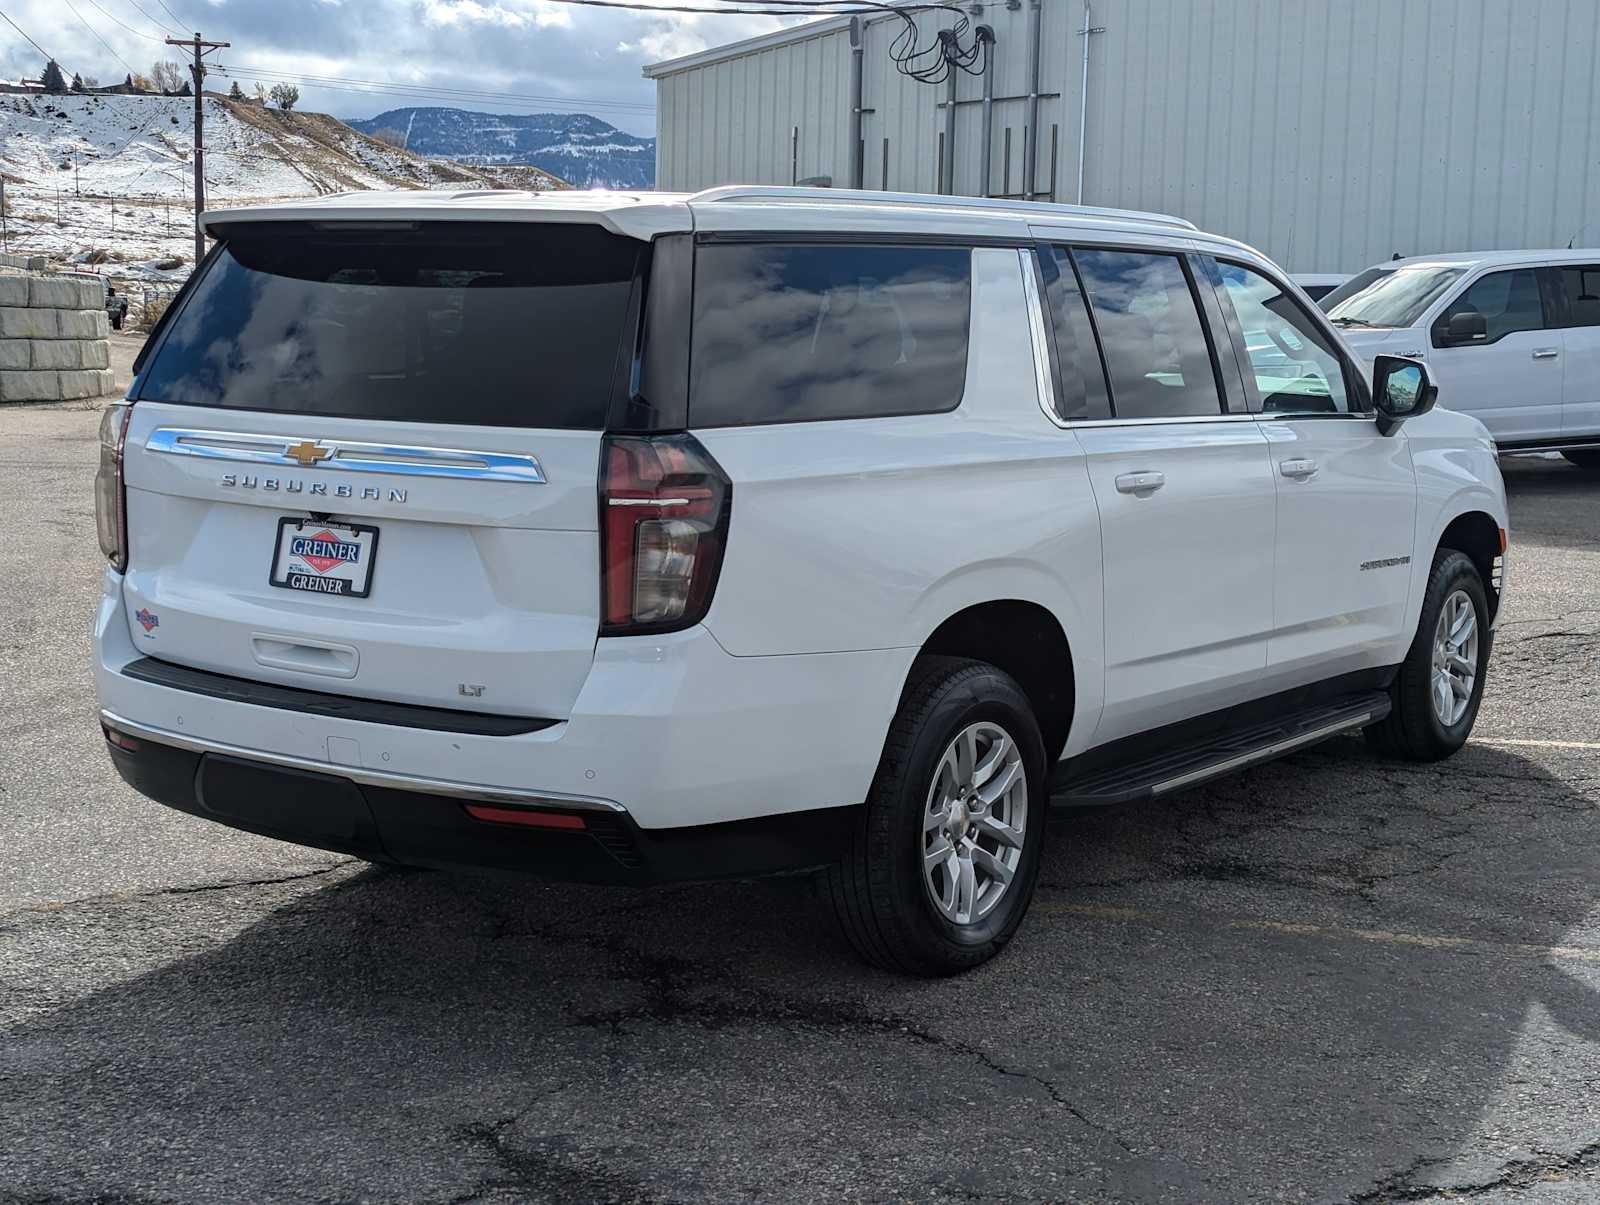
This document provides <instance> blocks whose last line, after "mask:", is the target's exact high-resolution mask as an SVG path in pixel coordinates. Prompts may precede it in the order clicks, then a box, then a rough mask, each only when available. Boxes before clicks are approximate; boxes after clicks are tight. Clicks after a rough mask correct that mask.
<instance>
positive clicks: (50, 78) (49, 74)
mask: <svg viewBox="0 0 1600 1205" xmlns="http://www.w3.org/2000/svg"><path fill="white" fill-rule="evenodd" d="M39 79H40V81H41V82H42V83H43V84H44V90H45V91H46V92H65V91H66V90H67V77H66V76H64V75H62V74H61V67H60V66H59V65H58V64H57V63H56V61H55V60H54V59H51V60H50V61H49V62H48V63H46V64H45V68H44V74H43V75H41V76H40V77H39Z"/></svg>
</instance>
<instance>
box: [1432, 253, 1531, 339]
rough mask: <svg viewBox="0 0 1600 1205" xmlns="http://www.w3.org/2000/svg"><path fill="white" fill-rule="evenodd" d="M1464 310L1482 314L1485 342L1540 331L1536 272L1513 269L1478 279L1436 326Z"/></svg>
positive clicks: (1443, 323)
mask: <svg viewBox="0 0 1600 1205" xmlns="http://www.w3.org/2000/svg"><path fill="white" fill-rule="evenodd" d="M1467 310H1477V311H1478V313H1480V314H1482V315H1483V319H1484V322H1485V323H1486V324H1487V325H1488V327H1489V337H1488V338H1487V339H1486V340H1484V342H1486V343H1493V342H1494V341H1495V340H1496V339H1503V338H1505V337H1506V336H1507V335H1510V334H1514V333H1515V332H1517V331H1537V330H1542V329H1544V301H1543V300H1542V299H1541V298H1540V296H1539V274H1538V272H1537V271H1535V270H1534V269H1533V268H1517V269H1515V270H1513V271H1510V272H1491V273H1490V274H1489V275H1487V276H1483V277H1480V278H1479V279H1477V280H1475V281H1473V282H1472V283H1471V284H1470V285H1468V286H1467V290H1466V292H1464V293H1462V294H1461V296H1460V297H1457V298H1456V299H1455V300H1454V301H1452V302H1451V303H1450V305H1449V306H1448V307H1447V308H1446V309H1445V312H1444V314H1443V315H1442V316H1441V317H1440V319H1439V326H1440V327H1441V328H1442V327H1444V326H1447V325H1449V322H1450V319H1451V318H1452V317H1454V316H1455V315H1456V314H1460V313H1463V312H1465V311H1467ZM1477 346H1479V347H1481V346H1483V344H1482V343H1479V344H1477Z"/></svg>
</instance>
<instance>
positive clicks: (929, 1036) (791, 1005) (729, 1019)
mask: <svg viewBox="0 0 1600 1205" xmlns="http://www.w3.org/2000/svg"><path fill="white" fill-rule="evenodd" d="M594 944H596V945H597V946H600V947H602V948H604V949H605V950H606V951H607V952H608V953H609V954H610V955H611V956H612V959H613V963H614V964H615V965H617V967H618V970H619V973H621V974H622V975H623V976H624V977H625V978H627V979H629V980H630V981H631V982H633V983H635V984H636V985H638V986H640V987H643V988H644V989H645V991H646V994H647V998H646V1000H645V1001H644V1002H643V1003H642V1004H638V1005H634V1006H633V1007H631V1008H621V1009H610V1010H606V1011H603V1012H595V1013H580V1014H578V1015H577V1016H575V1017H573V1019H572V1020H571V1022H570V1024H571V1025H572V1026H575V1027H580V1028H609V1029H610V1030H611V1031H612V1032H613V1033H618V1034H627V1033H628V1032H629V1031H628V1030H627V1028H626V1026H627V1025H628V1024H629V1023H630V1022H634V1021H649V1022H653V1023H655V1024H660V1025H673V1024H681V1023H688V1024H698V1025H702V1026H706V1027H708V1028H720V1027H723V1026H744V1025H750V1024H752V1023H755V1024H767V1025H772V1026H776V1027H780V1028H791V1029H792V1028H800V1029H813V1030H823V1031H829V1032H857V1033H859V1032H874V1033H880V1034H885V1035H888V1036H890V1037H893V1038H897V1039H903V1040H906V1041H912V1042H916V1043H919V1044H921V1045H926V1046H934V1047H937V1048H939V1049H941V1050H948V1051H952V1052H954V1053H956V1054H959V1055H962V1056H964V1057H966V1058H969V1059H972V1060H973V1061H974V1062H976V1063H978V1065H979V1066H981V1067H983V1068H984V1069H985V1070H987V1071H990V1072H993V1073H994V1074H996V1075H1000V1076H1004V1077H1007V1078H1011V1079H1019V1080H1024V1081H1026V1082H1028V1083H1031V1084H1033V1085H1034V1086H1036V1087H1038V1088H1040V1089H1042V1090H1043V1091H1044V1093H1045V1094H1046V1095H1047V1096H1048V1097H1049V1099H1050V1101H1051V1102H1052V1103H1053V1104H1055V1105H1056V1106H1057V1107H1059V1108H1061V1109H1064V1110H1065V1111H1066V1112H1067V1113H1068V1114H1070V1115H1071V1116H1072V1117H1074V1118H1075V1119H1076V1120H1077V1121H1078V1122H1080V1123H1081V1124H1082V1125H1084V1126H1085V1127H1087V1128H1088V1129H1090V1130H1093V1131H1095V1132H1096V1133H1098V1134H1100V1135H1102V1136H1103V1137H1105V1138H1107V1139H1109V1140H1110V1141H1111V1142H1114V1143H1115V1144H1116V1145H1117V1146H1118V1147H1120V1148H1121V1149H1122V1150H1123V1151H1124V1152H1126V1153H1127V1154H1130V1155H1132V1154H1137V1153H1138V1152H1137V1151H1136V1150H1135V1148H1134V1147H1133V1145H1132V1144H1131V1143H1129V1142H1128V1141H1127V1140H1126V1139H1124V1138H1123V1137H1122V1136H1121V1135H1120V1134H1117V1133H1116V1132H1115V1131H1114V1130H1112V1129H1111V1128H1110V1127H1108V1126H1106V1125H1104V1124H1102V1123H1101V1122H1098V1121H1096V1120H1095V1119H1094V1118H1092V1117H1090V1116H1089V1115H1088V1114H1087V1113H1086V1112H1084V1110H1083V1109H1082V1108H1081V1107H1079V1106H1078V1105H1077V1104H1075V1103H1074V1102H1073V1101H1072V1100H1071V1099H1070V1098H1069V1097H1068V1096H1067V1095H1066V1094H1065V1093H1064V1092H1063V1091H1062V1090H1061V1088H1060V1087H1059V1086H1058V1085H1057V1084H1056V1083H1055V1082H1054V1081H1052V1080H1050V1079H1049V1078H1047V1077H1045V1076H1043V1075H1039V1074H1038V1073H1036V1072H1032V1071H1027V1070H1023V1069H1021V1068H1017V1067H1011V1066H1008V1065H1006V1064H1005V1063H1003V1062H1001V1061H1000V1060H999V1059H997V1058H996V1057H995V1056H994V1055H992V1054H990V1053H989V1052H988V1051H987V1050H985V1049H983V1048H982V1047H981V1046H975V1045H973V1044H971V1043H969V1042H964V1041H961V1040H960V1039H958V1038H951V1037H946V1036H945V1035H943V1034H940V1033H937V1032H935V1031H934V1030H931V1029H929V1028H927V1027H926V1026H924V1025H922V1024H920V1023H919V1022H917V1021H914V1020H913V1019H911V1018H909V1017H905V1016H901V1015H898V1014H894V1013H874V1012H871V1011H869V1010H867V1009H865V1008H862V1007H860V1006H859V1005H855V1004H851V1003H847V1002H842V1001H827V1000H816V1001H797V1000H794V999H791V998H785V997H779V996H776V995H774V994H771V993H768V992H764V991H761V990H759V989H756V988H754V987H752V986H751V985H750V984H749V983H748V982H740V981H738V980H734V979H732V978H730V977H729V976H727V975H725V974H719V973H718V972H717V971H716V969H715V968H712V967H709V966H708V965H707V964H705V963H700V962H694V961H692V960H688V959H683V958H675V957H672V956H669V955H661V954H652V953H648V952H645V951H642V950H639V949H637V948H634V947H629V946H625V945H623V944H622V943H621V942H620V941H617V940H616V939H614V938H612V939H608V940H606V941H603V942H595V943H594ZM630 959H631V960H632V963H633V966H632V967H630V966H629V964H628V960H630ZM635 967H637V968H640V969H638V970H635V969H634V968H635ZM688 971H695V972H697V973H699V974H700V975H701V976H702V977H703V978H715V979H720V980H721V981H722V982H723V984H724V985H726V986H727V987H729V988H732V989H734V990H737V991H741V992H743V993H744V994H745V996H746V1000H745V1002H744V1003H743V1004H738V1003H733V1002H730V1001H727V1000H725V999H720V998H719V999H717V1000H714V1001H706V1000H687V999H685V998H684V995H683V991H682V988H681V986H680V980H681V979H682V977H683V976H684V974H685V972H688ZM708 972H709V974H708Z"/></svg>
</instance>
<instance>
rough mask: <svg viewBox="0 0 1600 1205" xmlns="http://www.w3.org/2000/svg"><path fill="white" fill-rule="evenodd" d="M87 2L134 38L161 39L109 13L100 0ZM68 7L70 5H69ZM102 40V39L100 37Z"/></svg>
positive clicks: (155, 40)
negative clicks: (101, 5)
mask: <svg viewBox="0 0 1600 1205" xmlns="http://www.w3.org/2000/svg"><path fill="white" fill-rule="evenodd" d="M89 3H90V4H92V5H94V6H95V9H96V10H97V11H98V12H99V13H100V15H101V16H102V17H104V18H105V19H106V20H108V21H110V22H111V23H112V24H113V25H120V26H122V28H123V29H126V30H127V31H128V32H129V33H131V34H132V35H133V36H134V37H136V38H147V39H149V40H150V41H152V42H159V41H161V39H160V38H158V37H156V36H155V35H154V34H148V33H145V32H143V31H142V30H138V29H135V28H134V27H133V26H131V25H129V24H128V23H127V22H126V21H124V20H122V19H121V18H119V17H114V16H112V15H111V14H110V13H108V12H106V10H105V9H103V8H101V7H100V0H89ZM68 7H70V5H69V6H68ZM134 7H135V8H137V7H138V5H135V6H134ZM141 11H143V10H141ZM79 19H80V20H81V19H82V18H79ZM96 36H99V35H96ZM102 40H104V39H102ZM112 53H115V51H113V52H112ZM129 70H132V68H129Z"/></svg>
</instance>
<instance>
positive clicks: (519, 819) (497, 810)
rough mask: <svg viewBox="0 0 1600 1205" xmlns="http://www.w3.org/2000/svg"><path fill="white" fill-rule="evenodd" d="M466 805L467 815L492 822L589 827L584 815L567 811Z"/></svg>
mask: <svg viewBox="0 0 1600 1205" xmlns="http://www.w3.org/2000/svg"><path fill="white" fill-rule="evenodd" d="M465 806H466V809H467V815H469V816H471V817H472V818H473V819H474V820H486V821H488V822H489V823H490V824H520V825H523V826H524V827H527V828H564V829H584V828H588V827H589V826H588V825H587V824H585V823H584V822H583V817H582V816H572V815H569V814H567V813H566V812H532V811H529V810H527V809H526V808H502V807H493V806H491V805H490V804H486V803H469V804H467V805H465Z"/></svg>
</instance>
